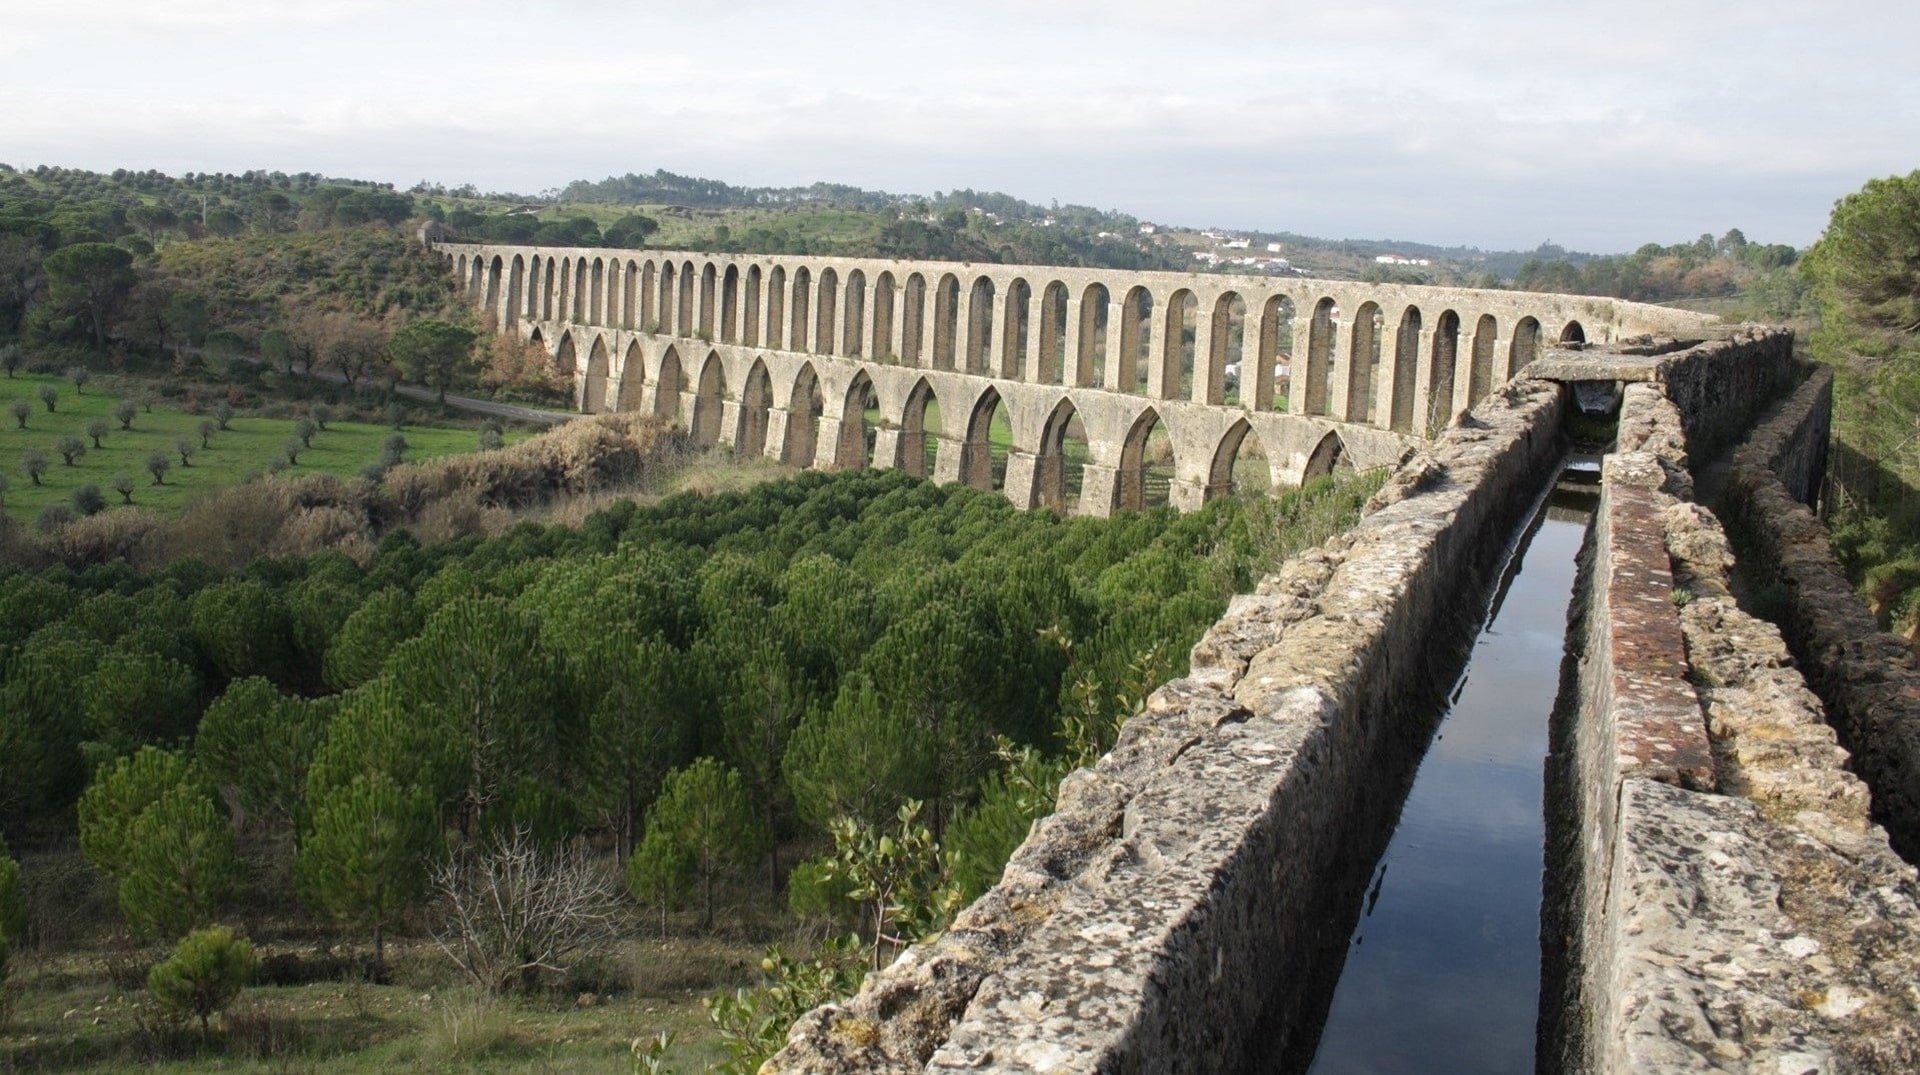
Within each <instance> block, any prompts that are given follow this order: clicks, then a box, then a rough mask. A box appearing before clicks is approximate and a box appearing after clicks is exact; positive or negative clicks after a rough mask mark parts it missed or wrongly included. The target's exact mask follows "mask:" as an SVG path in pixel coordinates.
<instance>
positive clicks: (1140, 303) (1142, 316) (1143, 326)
mask: <svg viewBox="0 0 1920 1075" xmlns="http://www.w3.org/2000/svg"><path fill="white" fill-rule="evenodd" d="M1152 355H1153V292H1151V291H1148V290H1147V289H1146V288H1145V287H1143V286H1136V287H1134V288H1132V289H1131V290H1129V291H1128V292H1127V297H1126V298H1125V299H1124V300H1122V301H1121V303H1120V369H1119V371H1118V372H1119V378H1118V380H1116V381H1114V384H1115V385H1116V386H1118V388H1119V390H1120V391H1122V392H1130V393H1134V394H1136V395H1138V394H1143V393H1144V392H1145V391H1146V388H1147V380H1148V370H1149V369H1150V367H1149V366H1148V363H1149V362H1151V361H1152Z"/></svg>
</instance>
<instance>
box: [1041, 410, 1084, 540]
mask: <svg viewBox="0 0 1920 1075" xmlns="http://www.w3.org/2000/svg"><path fill="white" fill-rule="evenodd" d="M1090 454H1091V453H1090V450H1089V448H1088V445H1087V431H1086V427H1085V425H1084V424H1083V423H1082V422H1081V421H1080V412H1079V411H1078V410H1076V409H1074V406H1073V400H1071V399H1068V398H1065V397H1062V398H1061V400H1060V402H1059V403H1057V404H1055V405H1054V408H1053V413H1051V414H1049V415H1048V416H1047V424H1046V425H1045V426H1044V427H1042V429H1041V431H1040V451H1039V453H1038V459H1037V460H1036V461H1035V472H1036V473H1035V486H1036V489H1035V495H1036V498H1037V499H1038V500H1039V502H1040V504H1041V505H1042V506H1044V507H1049V508H1053V509H1054V510H1056V511H1061V512H1070V511H1072V510H1073V509H1074V508H1075V507H1077V506H1078V505H1079V503H1080V490H1081V489H1082V487H1083V486H1084V484H1085V480H1086V466H1087V457H1088V456H1089V455H1090Z"/></svg>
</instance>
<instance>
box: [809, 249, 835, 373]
mask: <svg viewBox="0 0 1920 1075" xmlns="http://www.w3.org/2000/svg"><path fill="white" fill-rule="evenodd" d="M818 307H819V308H818V309H816V310H815V311H814V317H813V353H814V354H816V355H833V354H838V353H839V350H840V349H839V347H838V346H837V344H838V341H837V340H836V339H835V338H834V337H835V336H836V335H837V334H836V332H835V331H834V330H835V329H837V328H838V327H839V325H838V324H837V320H838V318H839V316H840V274H839V273H836V272H834V271H833V270H832V269H821V270H820V298H819V300H818Z"/></svg>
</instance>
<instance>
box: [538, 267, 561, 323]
mask: <svg viewBox="0 0 1920 1075" xmlns="http://www.w3.org/2000/svg"><path fill="white" fill-rule="evenodd" d="M545 279H546V285H547V286H546V294H545V295H544V296H543V298H542V300H541V306H540V316H541V318H542V319H544V320H547V321H553V320H556V319H557V318H558V317H559V316H560V263H559V262H557V261H555V260H554V259H552V258H548V259H547V272H546V277H545Z"/></svg>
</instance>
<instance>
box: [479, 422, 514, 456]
mask: <svg viewBox="0 0 1920 1075" xmlns="http://www.w3.org/2000/svg"><path fill="white" fill-rule="evenodd" d="M506 444H507V438H506V437H505V435H503V434H502V433H501V432H500V430H498V429H496V428H494V427H493V426H488V427H486V428H485V429H482V430H481V431H480V450H481V451H483V452H491V451H494V450H495V449H498V448H504V447H506Z"/></svg>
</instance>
